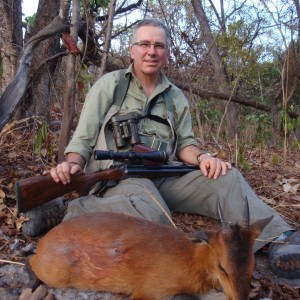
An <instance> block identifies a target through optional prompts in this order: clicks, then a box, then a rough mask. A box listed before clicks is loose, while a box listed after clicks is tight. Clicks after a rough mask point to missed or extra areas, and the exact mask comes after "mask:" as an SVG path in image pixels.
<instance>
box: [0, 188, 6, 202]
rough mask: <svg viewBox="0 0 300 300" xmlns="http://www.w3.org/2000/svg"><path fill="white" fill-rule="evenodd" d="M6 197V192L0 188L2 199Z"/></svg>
mask: <svg viewBox="0 0 300 300" xmlns="http://www.w3.org/2000/svg"><path fill="white" fill-rule="evenodd" d="M4 198H5V193H4V191H3V190H2V189H0V200H3V199H4Z"/></svg>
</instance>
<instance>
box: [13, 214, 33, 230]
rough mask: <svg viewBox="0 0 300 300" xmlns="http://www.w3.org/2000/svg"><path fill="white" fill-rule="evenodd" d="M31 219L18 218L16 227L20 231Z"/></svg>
mask: <svg viewBox="0 0 300 300" xmlns="http://www.w3.org/2000/svg"><path fill="white" fill-rule="evenodd" d="M29 220H30V219H29V218H26V217H24V216H21V217H20V218H18V219H17V220H16V222H15V223H16V227H17V229H20V228H21V227H22V224H23V223H24V222H27V221H29Z"/></svg>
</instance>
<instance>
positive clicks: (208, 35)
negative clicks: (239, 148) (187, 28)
mask: <svg viewBox="0 0 300 300" xmlns="http://www.w3.org/2000/svg"><path fill="white" fill-rule="evenodd" d="M192 5H193V8H194V10H195V14H196V16H197V18H198V20H199V23H200V28H201V30H202V32H203V36H204V40H205V44H206V46H207V48H208V51H209V57H210V60H211V63H212V65H213V69H214V74H215V77H216V80H217V82H218V86H219V91H220V92H222V93H226V94H230V89H229V80H228V76H227V72H226V69H225V66H224V65H223V63H222V59H221V56H220V54H219V51H218V47H217V45H216V43H215V40H214V37H213V35H212V32H211V29H210V26H209V21H208V19H207V17H206V14H205V11H204V9H203V6H202V2H201V0H192ZM225 113H226V120H227V131H228V132H227V133H228V134H229V137H230V138H234V136H235V133H236V132H237V122H236V120H237V107H236V105H235V104H234V103H233V102H231V101H229V102H228V103H227V105H226V108H225Z"/></svg>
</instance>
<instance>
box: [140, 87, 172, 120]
mask: <svg viewBox="0 0 300 300" xmlns="http://www.w3.org/2000/svg"><path fill="white" fill-rule="evenodd" d="M163 97H164V100H165V103H166V107H167V111H168V112H171V113H173V99H172V97H171V93H170V88H168V89H167V90H165V91H164V93H163ZM157 100H158V95H157V96H156V97H155V98H154V99H153V100H152V101H151V102H150V104H149V107H148V109H147V111H146V112H145V113H144V114H143V115H142V116H141V117H140V118H141V119H144V118H149V119H150V120H153V121H155V122H158V123H162V124H165V125H168V126H170V124H169V122H168V121H167V120H166V119H164V118H162V117H159V116H156V115H153V114H152V113H151V111H152V108H153V107H154V106H155V104H156V102H157Z"/></svg>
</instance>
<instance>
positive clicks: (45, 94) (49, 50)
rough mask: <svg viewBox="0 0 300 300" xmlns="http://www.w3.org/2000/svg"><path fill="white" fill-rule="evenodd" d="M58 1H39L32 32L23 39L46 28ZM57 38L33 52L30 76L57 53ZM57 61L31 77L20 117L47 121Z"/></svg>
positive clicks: (57, 9)
mask: <svg viewBox="0 0 300 300" xmlns="http://www.w3.org/2000/svg"><path fill="white" fill-rule="evenodd" d="M59 3H60V0H53V1H48V0H40V1H39V6H38V9H37V13H36V18H35V22H34V25H33V27H32V30H31V31H30V33H28V34H26V37H25V39H26V40H27V39H28V38H30V37H32V36H34V35H35V34H37V33H38V32H39V31H40V30H41V29H42V28H44V27H45V26H47V25H48V24H49V23H50V22H51V21H52V20H53V19H54V18H55V17H56V16H57V15H58V13H59ZM59 49H60V45H59V36H53V37H50V38H49V39H47V40H44V41H41V43H40V44H39V45H38V46H37V47H36V49H35V50H34V56H33V59H32V65H31V68H30V72H29V73H30V75H31V74H32V73H33V72H35V69H36V68H37V67H38V66H39V65H41V63H42V62H43V61H45V60H46V59H47V58H48V57H49V56H50V57H51V56H53V55H54V54H56V53H57V52H59ZM56 65H57V60H52V61H50V62H48V63H47V64H45V65H44V66H43V67H42V68H41V69H39V70H38V71H37V72H36V73H35V74H34V76H31V77H32V80H31V83H30V87H29V89H28V91H27V93H26V95H25V98H24V101H23V102H22V109H21V111H20V117H28V116H33V115H34V116H39V117H42V118H43V119H45V121H46V120H48V118H49V115H50V110H49V107H50V97H51V92H50V91H51V87H52V86H53V82H52V80H53V78H52V77H53V74H54V72H55V69H56Z"/></svg>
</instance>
